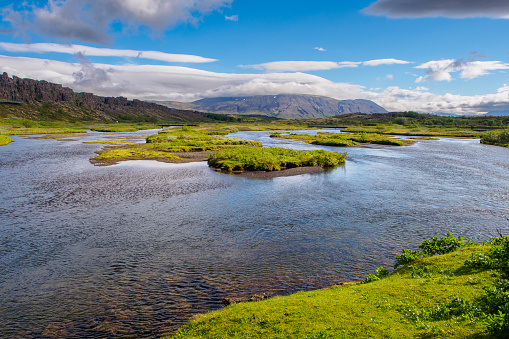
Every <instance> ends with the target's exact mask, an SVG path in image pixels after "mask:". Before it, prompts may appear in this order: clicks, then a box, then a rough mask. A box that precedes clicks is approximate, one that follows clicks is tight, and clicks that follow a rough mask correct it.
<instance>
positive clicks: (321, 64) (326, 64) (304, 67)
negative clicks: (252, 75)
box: [240, 61, 360, 72]
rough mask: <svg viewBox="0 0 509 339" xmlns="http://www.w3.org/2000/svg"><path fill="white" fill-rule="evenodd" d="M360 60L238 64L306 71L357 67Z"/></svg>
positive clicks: (272, 70) (277, 69)
mask: <svg viewBox="0 0 509 339" xmlns="http://www.w3.org/2000/svg"><path fill="white" fill-rule="evenodd" d="M359 64H360V62H351V61H342V62H335V61H274V62H267V63H263V64H257V65H246V66H240V67H242V68H253V69H258V70H263V71H266V72H306V71H322V70H330V69H336V68H345V67H347V68H353V67H358V66H359Z"/></svg>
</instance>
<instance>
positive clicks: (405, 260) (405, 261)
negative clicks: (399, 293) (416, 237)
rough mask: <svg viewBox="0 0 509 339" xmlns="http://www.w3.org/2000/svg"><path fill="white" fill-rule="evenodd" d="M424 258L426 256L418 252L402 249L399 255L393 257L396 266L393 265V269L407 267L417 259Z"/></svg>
mask: <svg viewBox="0 0 509 339" xmlns="http://www.w3.org/2000/svg"><path fill="white" fill-rule="evenodd" d="M425 256H426V255H425V254H424V253H422V252H421V251H419V250H416V251H412V250H406V249H403V252H402V253H401V255H398V256H396V257H395V259H396V264H394V269H396V268H398V267H399V266H405V265H409V264H411V263H413V262H414V261H416V260H418V259H421V258H424V257H425Z"/></svg>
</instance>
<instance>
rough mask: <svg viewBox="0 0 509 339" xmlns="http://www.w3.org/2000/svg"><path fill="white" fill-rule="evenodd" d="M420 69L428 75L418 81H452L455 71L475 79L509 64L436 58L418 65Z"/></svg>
mask: <svg viewBox="0 0 509 339" xmlns="http://www.w3.org/2000/svg"><path fill="white" fill-rule="evenodd" d="M415 68H418V69H425V70H426V75H425V76H420V77H418V78H417V79H416V82H417V83H419V82H423V81H429V80H433V81H451V80H452V75H451V73H454V72H461V73H460V77H461V78H463V79H474V78H477V77H480V76H482V75H486V74H489V71H495V70H504V69H509V64H507V63H503V62H501V61H465V60H463V59H459V60H452V59H446V60H434V61H429V62H426V63H424V64H422V65H419V66H416V67H415Z"/></svg>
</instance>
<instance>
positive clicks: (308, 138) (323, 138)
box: [270, 132, 416, 147]
mask: <svg viewBox="0 0 509 339" xmlns="http://www.w3.org/2000/svg"><path fill="white" fill-rule="evenodd" d="M270 136H271V137H273V138H283V139H293V140H300V141H303V142H306V143H308V144H314V145H324V146H339V147H347V146H360V145H361V144H379V145H392V146H408V145H411V144H413V143H415V142H416V141H414V140H406V139H395V138H393V137H391V136H387V135H382V134H378V133H366V132H361V133H325V132H318V133H317V134H316V135H309V134H294V133H292V134H282V133H277V132H276V133H272V134H271V135H270Z"/></svg>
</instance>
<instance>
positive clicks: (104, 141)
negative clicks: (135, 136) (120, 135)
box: [83, 140, 128, 144]
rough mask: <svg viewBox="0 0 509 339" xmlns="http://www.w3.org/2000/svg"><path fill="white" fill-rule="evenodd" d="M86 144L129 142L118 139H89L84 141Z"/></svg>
mask: <svg viewBox="0 0 509 339" xmlns="http://www.w3.org/2000/svg"><path fill="white" fill-rule="evenodd" d="M83 143H84V144H125V143H128V142H125V141H118V140H89V141H83Z"/></svg>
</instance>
